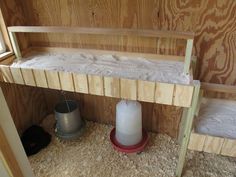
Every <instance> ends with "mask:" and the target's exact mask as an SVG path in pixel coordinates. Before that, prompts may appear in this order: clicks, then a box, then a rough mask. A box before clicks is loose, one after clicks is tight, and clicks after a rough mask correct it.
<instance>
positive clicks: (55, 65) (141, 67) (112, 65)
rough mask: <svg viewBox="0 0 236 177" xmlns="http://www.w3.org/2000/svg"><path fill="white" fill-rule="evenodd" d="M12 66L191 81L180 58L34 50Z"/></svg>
mask: <svg viewBox="0 0 236 177" xmlns="http://www.w3.org/2000/svg"><path fill="white" fill-rule="evenodd" d="M11 67H21V68H32V69H45V70H56V71H67V72H75V73H83V74H92V75H101V76H112V77H120V78H127V79H140V80H148V81H158V82H164V83H178V84H189V83H190V82H191V81H192V78H191V77H190V76H189V75H186V74H184V73H183V70H184V63H183V62H179V61H164V59H163V60H149V59H145V58H141V57H136V58H135V57H117V56H114V55H108V54H106V55H98V56H94V55H91V54H87V53H81V52H73V53H58V52H57V53H55V52H54V53H53V52H50V53H48V52H47V53H46V52H40V53H39V52H34V53H32V54H31V55H29V56H27V57H25V58H23V59H21V60H20V61H16V62H15V63H13V64H12V65H11Z"/></svg>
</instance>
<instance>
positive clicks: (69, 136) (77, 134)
mask: <svg viewBox="0 0 236 177" xmlns="http://www.w3.org/2000/svg"><path fill="white" fill-rule="evenodd" d="M85 124H86V123H85V121H84V120H82V125H81V128H80V129H79V130H78V131H76V132H74V133H63V132H60V131H59V130H58V129H55V133H56V136H57V137H59V138H61V139H65V140H72V139H76V138H79V137H80V136H81V135H82V134H83V133H84V130H85Z"/></svg>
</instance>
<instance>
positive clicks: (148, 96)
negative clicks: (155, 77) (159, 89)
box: [138, 80, 155, 103]
mask: <svg viewBox="0 0 236 177" xmlns="http://www.w3.org/2000/svg"><path fill="white" fill-rule="evenodd" d="M154 97H155V82H150V81H142V80H138V100H140V101H146V102H152V103H153V102H154Z"/></svg>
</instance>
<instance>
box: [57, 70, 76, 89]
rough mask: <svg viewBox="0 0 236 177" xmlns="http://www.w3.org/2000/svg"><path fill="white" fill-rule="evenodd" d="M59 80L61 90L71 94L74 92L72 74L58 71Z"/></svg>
mask: <svg viewBox="0 0 236 177" xmlns="http://www.w3.org/2000/svg"><path fill="white" fill-rule="evenodd" d="M59 78H60V83H61V89H62V90H65V91H71V92H74V91H75V88H74V80H73V77H72V73H69V72H62V71H60V72H59Z"/></svg>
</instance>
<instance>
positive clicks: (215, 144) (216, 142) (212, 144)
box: [203, 136, 224, 154]
mask: <svg viewBox="0 0 236 177" xmlns="http://www.w3.org/2000/svg"><path fill="white" fill-rule="evenodd" d="M223 143H224V138H220V137H213V136H206V140H205V144H204V147H203V151H204V152H209V153H215V154H220V151H221V148H222V146H223Z"/></svg>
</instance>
